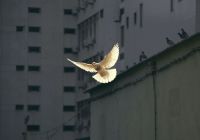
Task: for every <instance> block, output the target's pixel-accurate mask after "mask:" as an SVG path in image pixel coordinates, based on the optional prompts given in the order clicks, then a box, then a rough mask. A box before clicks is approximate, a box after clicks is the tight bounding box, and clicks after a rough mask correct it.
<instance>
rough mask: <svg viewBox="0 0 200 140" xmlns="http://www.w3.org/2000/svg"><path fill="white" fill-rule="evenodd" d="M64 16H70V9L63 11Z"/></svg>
mask: <svg viewBox="0 0 200 140" xmlns="http://www.w3.org/2000/svg"><path fill="white" fill-rule="evenodd" d="M64 15H72V9H64Z"/></svg>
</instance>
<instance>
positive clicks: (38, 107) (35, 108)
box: [28, 105, 40, 111]
mask: <svg viewBox="0 0 200 140" xmlns="http://www.w3.org/2000/svg"><path fill="white" fill-rule="evenodd" d="M39 110H40V105H28V111H39Z"/></svg>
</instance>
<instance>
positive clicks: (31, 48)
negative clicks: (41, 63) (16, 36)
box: [28, 46, 41, 53]
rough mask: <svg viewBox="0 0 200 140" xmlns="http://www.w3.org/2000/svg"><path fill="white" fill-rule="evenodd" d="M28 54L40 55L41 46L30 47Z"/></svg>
mask: <svg viewBox="0 0 200 140" xmlns="http://www.w3.org/2000/svg"><path fill="white" fill-rule="evenodd" d="M28 52H29V53H40V52H41V47H39V46H29V47H28Z"/></svg>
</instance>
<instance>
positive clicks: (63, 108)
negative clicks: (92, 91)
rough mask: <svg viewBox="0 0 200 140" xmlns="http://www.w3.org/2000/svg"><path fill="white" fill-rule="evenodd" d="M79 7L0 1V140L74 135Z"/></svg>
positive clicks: (70, 2) (64, 3) (70, 1)
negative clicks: (75, 65)
mask: <svg viewBox="0 0 200 140" xmlns="http://www.w3.org/2000/svg"><path fill="white" fill-rule="evenodd" d="M76 7H77V1H74V0H67V1H66V0H57V1H53V0H50V1H49V0H42V1H38V0H36V1H35V0H28V1H26V0H21V1H18V0H1V1H0V139H7V140H11V139H16V140H21V139H28V140H31V139H32V140H35V139H38V140H40V139H58V140H63V139H69V140H73V139H75V133H74V132H75V126H74V124H75V119H74V118H75V117H73V116H74V115H75V114H76V113H75V108H76V107H75V106H76V103H75V92H76V81H77V77H76V68H75V67H74V66H73V65H71V64H70V63H67V61H66V57H70V58H72V59H74V58H75V57H76V54H77V51H76V48H77V41H76V40H77V29H76V23H77V14H76V12H75V11H76V10H75V9H76ZM69 120H70V121H69Z"/></svg>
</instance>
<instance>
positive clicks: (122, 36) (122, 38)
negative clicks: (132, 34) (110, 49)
mask: <svg viewBox="0 0 200 140" xmlns="http://www.w3.org/2000/svg"><path fill="white" fill-rule="evenodd" d="M120 30H121V33H120V39H121V46H122V47H123V46H124V26H121V28H120Z"/></svg>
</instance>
